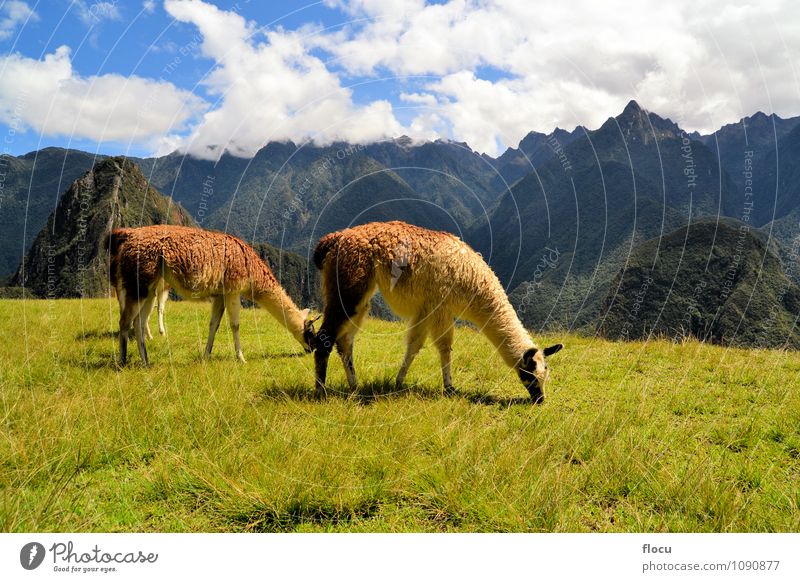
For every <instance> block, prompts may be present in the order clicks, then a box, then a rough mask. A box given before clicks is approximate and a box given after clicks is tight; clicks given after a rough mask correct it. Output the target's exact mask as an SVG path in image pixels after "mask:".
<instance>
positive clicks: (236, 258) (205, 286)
mask: <svg viewBox="0 0 800 582" xmlns="http://www.w3.org/2000/svg"><path fill="white" fill-rule="evenodd" d="M106 247H107V248H108V249H109V252H110V253H111V256H112V257H113V256H115V255H116V262H115V266H116V273H113V274H112V275H111V277H112V280H119V281H121V288H122V299H121V301H120V307H121V311H120V318H119V350H120V362H121V363H122V364H125V362H126V361H127V351H128V333H129V328H130V326H131V322H134V321H136V322H138V323H139V324H138V325H135V326H134V331H135V333H136V342H137V344H138V347H139V355H140V356H141V358H142V361H143V362H144V363H145V364H148V359H147V349H146V347H145V342H144V329H143V328H144V325H143V323H142V322H143V320H142V318H141V317H139V314H140V313H144V314H147V313H150V311H151V310H152V304H153V301H154V300H155V296H156V292H157V290H158V289H159V288H160V287H159V286H160V285H168V286H170V287H172V288H173V289H174V290H175V292H176V293H177V294H178V295H180V296H181V297H183V298H184V299H189V300H202V299H206V298H212V299H213V306H212V308H211V322H210V324H209V334H208V342H207V343H206V349H205V354H204V355H205V357H206V358H207V357H209V356H210V355H211V349H212V348H213V346H214V336H215V335H216V333H217V329H218V328H219V324H220V320H221V319H222V315H223V313H224V312H225V310H226V309H227V310H228V321H229V323H230V326H231V331H232V333H233V343H234V347H235V349H236V357H237V358H238V359H239V361H240V362H244V361H245V359H244V354H243V353H242V348H241V344H240V342H239V311H240V309H241V296H242V295H244V296H245V297H246V298H247V299H250V300H252V301H254V302H256V303H258V304H259V305H261V306H262V307H264V308H266V309H267V311H269V312H270V313H271V314H272V315H273V317H275V318H276V319H277V320H278V321H279V322H280V323H282V324H283V325H284V327H286V329H288V330H289V332H290V333H291V334H292V335H293V336H294V337H295V339H296V340H297V341H298V342H300V344H301V345H302V346H303V348H304V349H305V350H306V352H310V351H311V350H312V346H313V343H314V329H313V325H312V322H311V321H310V320H309V319H308V312H309V310H308V309H304V310H302V311H301V310H300V309H298V308H297V306H296V305H295V304H294V302H293V301H292V299H291V298H290V297H289V296H288V295H287V294H286V291H284V289H283V288H282V287H281V285H280V283H278V280H277V279H276V278H275V276H274V275H273V274H272V271H271V270H270V268H269V267H268V266H267V264H266V263H264V261H262V260H261V258H260V257H259V256H258V255H257V254H256V252H255V251H254V250H253V249H252V248H251V247H250V246H249V245H248V244H246V243H245V242H244V241H242V240H240V239H238V238H236V237H234V236H231V235H229V234H224V233H221V232H212V231H207V230H202V229H198V228H189V227H185V226H166V225H160V226H144V227H141V228H135V229H124V230H123V231H122V232H120V231H119V230H115V231H113V232H112V233H111V234H110V235H109V238H108V240H107V242H106ZM114 278H116V279H114ZM137 318H138V319H137Z"/></svg>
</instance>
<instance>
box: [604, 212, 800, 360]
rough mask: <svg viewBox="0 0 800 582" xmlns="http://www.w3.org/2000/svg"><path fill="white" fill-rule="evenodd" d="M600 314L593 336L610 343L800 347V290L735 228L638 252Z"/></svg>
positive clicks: (688, 232) (746, 230)
mask: <svg viewBox="0 0 800 582" xmlns="http://www.w3.org/2000/svg"><path fill="white" fill-rule="evenodd" d="M603 311H604V313H603V315H602V316H601V319H600V323H599V325H598V331H599V332H600V333H601V334H602V335H604V336H606V337H609V338H614V339H631V340H634V339H645V338H648V337H663V336H666V337H670V338H674V339H681V338H684V337H695V338H699V339H701V340H706V341H711V342H714V343H719V344H723V345H738V346H749V347H791V348H795V349H796V348H798V347H800V328H798V323H800V322H799V321H798V316H799V315H800V288H799V287H798V286H797V285H795V284H794V283H793V282H792V281H791V280H790V279H789V278H788V277H787V276H786V274H785V273H784V272H783V270H782V268H781V264H780V261H779V259H778V258H777V257H776V256H775V255H774V254H773V253H772V252H771V251H770V250H769V249H768V247H767V245H766V244H765V243H764V241H763V240H762V239H761V238H760V237H759V236H757V234H756V231H753V230H752V229H751V228H750V227H748V226H747V225H745V224H744V223H740V222H736V221H730V220H728V221H724V222H719V223H718V222H716V221H703V222H697V223H693V224H691V225H689V226H685V227H682V228H679V229H678V230H675V231H673V232H671V233H670V234H668V235H665V236H663V237H660V238H657V239H653V240H650V241H647V242H646V243H643V244H641V245H639V246H638V247H636V248H635V249H634V251H633V252H632V253H631V256H630V258H629V261H628V265H627V267H626V268H625V269H624V270H623V271H621V272H620V273H619V274H618V275H617V277H616V279H615V280H614V281H613V282H612V285H611V290H610V292H609V294H608V296H607V297H606V300H605V304H604V309H603Z"/></svg>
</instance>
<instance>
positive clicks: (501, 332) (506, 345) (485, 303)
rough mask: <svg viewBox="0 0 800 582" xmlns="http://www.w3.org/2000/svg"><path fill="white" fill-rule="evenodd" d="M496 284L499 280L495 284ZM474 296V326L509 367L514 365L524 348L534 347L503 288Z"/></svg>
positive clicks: (470, 312)
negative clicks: (481, 295) (482, 295)
mask: <svg viewBox="0 0 800 582" xmlns="http://www.w3.org/2000/svg"><path fill="white" fill-rule="evenodd" d="M498 287H499V284H498ZM487 295H488V296H486V297H475V298H474V299H473V301H472V303H471V305H470V309H469V314H470V315H471V317H470V319H471V320H472V323H474V324H475V325H477V326H478V328H479V329H480V330H481V332H483V334H484V335H485V336H486V337H487V338H488V340H489V341H490V342H492V345H494V347H495V348H496V349H497V351H498V352H499V354H500V356H501V357H502V358H503V361H504V362H505V363H506V365H508V366H509V367H511V368H513V367H515V366H516V365H517V363H518V362H519V360H520V358H521V357H522V354H524V353H525V351H526V350H529V349H530V348H532V347H535V344H534V343H533V340H532V339H531V337H530V335H529V334H528V332H527V330H526V329H525V327H524V326H523V325H522V322H521V321H520V320H519V318H518V317H517V313H516V312H515V311H514V308H513V307H512V306H511V303H510V302H509V301H508V298H507V297H506V294H505V292H504V291H502V288H501V291H500V293H497V292H494V293H489V294H487Z"/></svg>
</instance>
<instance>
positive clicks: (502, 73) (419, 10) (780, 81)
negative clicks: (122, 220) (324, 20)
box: [0, 0, 800, 158]
mask: <svg viewBox="0 0 800 582" xmlns="http://www.w3.org/2000/svg"><path fill="white" fill-rule="evenodd" d="M323 4H324V5H325V6H327V8H328V9H329V10H337V11H339V12H340V13H343V14H344V15H345V16H347V17H349V18H350V21H349V23H346V24H344V25H343V26H340V27H334V28H323V27H322V25H315V24H313V23H309V24H306V25H304V26H301V27H299V28H297V29H294V30H288V29H284V28H281V27H275V26H273V27H270V28H260V27H259V26H258V24H257V23H255V22H251V21H248V20H246V19H245V18H244V17H243V16H242V15H240V14H238V13H237V11H236V10H229V11H226V10H222V9H220V8H218V7H216V6H214V5H212V4H211V3H209V2H203V1H201V0H165V2H164V8H165V10H166V11H167V13H168V14H169V15H171V16H172V17H173V18H175V19H176V20H177V21H180V22H182V23H185V24H187V25H190V26H192V27H194V28H195V29H196V31H197V35H198V37H199V38H201V39H202V43H201V44H200V50H201V51H202V56H203V57H204V58H205V59H208V60H210V62H211V66H210V70H209V71H208V74H206V75H204V76H202V78H198V81H199V82H200V83H201V85H200V89H199V90H200V91H204V92H205V96H206V97H208V99H209V101H210V103H209V104H208V106H207V107H204V103H203V102H201V101H200V100H199V99H198V98H197V97H193V96H192V95H190V94H189V93H187V92H185V91H179V90H178V89H176V88H175V87H174V86H172V85H170V84H168V83H163V82H158V81H152V80H151V81H148V80H145V79H141V78H136V77H134V78H131V79H130V80H129V81H128V83H129V84H130V85H131V87H133V88H134V89H136V91H140V92H141V93H144V91H143V89H142V88H143V87H154V88H157V91H156V93H158V92H162V93H163V94H164V95H165V99H164V103H163V107H162V104H161V103H160V100H159V103H157V104H156V105H154V107H153V111H152V112H151V113H150V114H149V117H148V121H147V123H144V126H145V127H146V128H147V129H146V130H141V129H139V126H138V125H136V124H131V123H127V124H122V125H121V126H119V125H116V126H115V127H114V128H113V129H104V128H103V126H102V124H101V128H100V130H99V131H100V132H101V133H102V134H103V135H107V133H108V132H109V131H113V132H115V134H119V135H122V134H123V133H124V128H128V129H129V130H130V129H131V128H135V130H136V131H135V133H134V134H133V135H135V136H141V135H145V134H146V135H147V136H154V135H155V133H157V128H158V127H164V128H165V129H164V132H165V135H164V136H162V139H161V141H160V146H159V147H160V150H159V151H166V150H167V149H168V148H174V147H179V148H180V149H182V150H185V151H188V152H190V153H192V154H194V155H197V156H201V157H207V158H216V157H218V156H219V155H220V154H221V153H222V152H223V151H225V150H227V151H230V152H231V153H234V154H236V155H241V156H250V155H253V154H254V153H255V152H256V151H257V150H258V149H259V148H260V147H261V146H263V145H264V144H265V143H266V142H268V141H270V140H286V139H291V140H294V141H304V140H306V139H313V140H315V141H317V142H319V143H329V142H331V141H334V140H339V139H341V140H348V141H353V142H368V141H373V140H378V139H382V138H389V137H396V136H398V135H400V134H407V135H411V136H412V137H414V138H415V139H422V138H426V139H430V138H435V137H450V138H453V139H456V140H458V141H466V142H467V143H468V144H470V145H471V146H472V147H473V148H475V149H477V150H478V151H482V152H486V153H489V154H498V153H500V152H501V151H502V150H503V149H505V148H506V147H508V146H516V144H517V143H518V142H519V140H520V139H522V137H524V136H525V134H526V133H527V132H529V131H531V130H538V131H544V132H547V131H550V130H552V129H554V128H555V127H556V126H560V127H564V128H568V129H571V128H572V127H574V126H576V125H585V126H588V127H590V128H593V127H597V126H599V125H600V124H601V123H602V122H603V121H605V119H606V118H608V117H609V116H612V115H616V114H618V113H619V112H620V111H621V110H622V108H623V107H624V106H625V104H626V103H627V101H628V100H630V99H631V98H634V99H637V100H638V101H639V102H640V103H641V104H642V105H643V106H644V107H646V108H648V109H650V110H652V111H654V112H656V113H658V114H660V115H663V116H666V117H670V118H672V119H673V121H675V122H677V123H679V124H680V125H681V126H682V127H684V128H685V129H687V130H699V131H701V132H704V133H707V132H711V131H713V130H715V129H717V128H718V127H720V126H721V125H723V124H725V123H731V122H734V121H737V120H738V119H740V118H741V117H743V116H745V115H749V114H752V113H754V112H755V111H758V110H762V111H765V112H775V113H778V114H779V115H783V116H791V115H797V114H800V99H799V98H798V97H800V78H799V77H798V71H797V69H796V68H795V67H796V65H795V63H796V62H797V60H798V55H800V35H798V34H796V30H797V28H798V26H800V11H798V10H795V9H794V7H793V6H792V4H791V2H790V1H789V0H763V1H761V2H759V3H757V4H752V5H748V4H739V5H730V3H729V2H727V0H709V1H708V2H704V3H697V2H694V0H675V1H674V2H669V3H663V2H656V1H655V0H650V1H647V2H644V1H643V2H636V3H630V2H628V1H627V0H609V1H608V2H602V3H598V2H596V1H594V0H575V2H569V3H568V2H564V1H563V0H540V1H537V2H535V3H534V2H525V1H523V0H443V1H440V2H437V3H435V4H433V3H430V4H429V3H426V2H425V1H424V0H323ZM10 5H13V6H18V5H19V6H27V5H26V4H25V3H24V2H17V1H12V2H6V3H5V5H4V7H6V8H5V9H6V10H7V14H8V15H9V16H8V18H12V16H11V12H8V10H10V9H9V8H8V7H9V6H10ZM78 6H79V8H80V7H82V8H81V13H82V14H83V13H84V12H86V18H87V19H88V20H86V22H87V23H88V22H89V20H91V19H93V20H107V19H116V18H119V11H118V10H117V9H116V7H117V3H115V2H95V3H94V4H91V5H89V4H87V3H86V1H85V0H81V1H80V2H78ZM142 6H143V8H144V10H146V11H150V10H152V9H153V8H154V6H155V5H154V0H144V2H143V4H142ZM21 10H22V9H21V8H20V12H17V13H15V14H21V13H22V12H21ZM14 18H17V20H15V21H14V22H18V18H19V16H15V17H14ZM2 26H3V25H0V35H2V31H3V30H5V29H4V28H3V27H2ZM9 26H10V27H11V29H13V28H14V27H15V26H16V24H11V25H9ZM170 42H171V41H169V40H167V41H165V45H164V46H165V47H169V46H170ZM60 50H61V49H60ZM21 58H22V57H14V56H12V57H7V59H11V61H10V62H16V61H14V59H17V60H19V59H21ZM32 63H33V64H32V67H33V68H32V74H31V77H32V78H37V75H38V72H39V71H41V70H44V69H45V68H48V67H49V68H52V69H58V71H59V74H60V75H61V76H57V77H52V78H51V77H48V76H46V75H45V76H44V77H43V78H42V79H41V80H40V81H37V82H39V83H40V84H42V85H47V82H48V79H49V83H50V85H47V88H48V90H51V89H53V87H56V86H55V85H53V83H56V82H57V91H56V94H57V95H59V94H61V95H64V94H67V93H68V92H71V93H69V94H70V95H71V97H72V98H74V99H84V100H86V104H85V105H83V106H82V105H80V104H75V103H72V104H70V103H67V102H66V100H65V101H64V102H63V103H62V102H57V103H56V105H58V107H56V106H54V107H53V108H52V111H53V112H59V111H61V110H62V109H63V110H65V111H67V112H70V113H73V112H75V111H74V110H76V109H77V110H79V112H80V116H79V118H78V120H77V121H76V122H75V125H76V127H77V128H79V130H80V131H81V132H83V135H89V134H90V133H93V132H92V131H91V129H90V128H89V127H88V125H87V121H88V119H89V118H90V117H91V116H92V115H96V116H97V117H98V118H103V119H105V117H104V115H105V116H106V117H107V114H108V109H109V105H108V104H107V102H106V101H104V100H103V98H101V97H98V96H97V92H98V90H99V89H100V88H102V89H104V90H105V91H109V92H113V91H114V90H115V88H117V87H119V86H120V84H121V83H123V81H124V80H122V79H120V78H117V77H115V76H113V75H104V76H102V77H92V78H88V79H87V78H81V77H80V76H77V75H75V73H74V72H73V71H72V70H71V68H69V59H68V58H67V57H66V55H65V54H63V53H61V52H57V53H55V54H53V55H49V56H48V57H46V58H45V59H44V61H32ZM56 65H58V66H56ZM67 69H68V70H67ZM65 71H66V72H65ZM24 77H25V75H22V77H21V78H23V82H22V86H25V85H26V84H31V83H33V81H32V80H27V79H24ZM52 79H56V81H53V80H52ZM370 83H375V84H376V86H377V84H382V85H381V87H382V89H383V88H386V87H389V88H390V91H388V92H385V93H384V95H387V97H383V98H376V97H375V95H376V94H378V95H380V94H381V89H379V90H375V91H371V90H367V89H365V90H361V89H356V88H355V87H356V86H360V85H364V84H367V85H368V84H370ZM137 88H138V89H137ZM128 90H129V91H130V87H129V88H128ZM0 91H1V92H2V94H3V95H6V96H7V95H8V94H10V93H13V91H14V89H12V88H8V87H3V88H2V89H0ZM160 94H161V93H159V95H160ZM395 96H396V97H395ZM45 97H48V98H49V96H48V95H47V94H46V93H45V94H44V96H43V97H40V99H44V98H45ZM120 98H121V99H123V100H124V99H127V93H126V96H120ZM389 98H393V99H396V101H395V102H394V103H390V102H389V101H388V99H389ZM57 99H58V97H53V100H57ZM140 99H142V95H141V94H139V93H134V98H131V99H130V101H131V103H132V104H134V105H135V101H136V100H140ZM176 99H178V100H180V99H184V100H185V106H184V107H180V106H179V103H177V101H176ZM112 102H113V100H112ZM48 104H50V101H48ZM133 109H134V110H136V109H137V107H136V106H134V107H133ZM138 109H141V107H138ZM162 109H163V111H164V112H166V113H165V114H166V117H169V115H172V116H174V119H173V120H172V121H171V122H170V121H169V120H168V119H166V118H165V117H161V116H160V113H158V112H161V111H162ZM89 112H96V114H95V113H89ZM397 116H400V117H401V118H402V120H403V122H402V123H401V122H400V121H399V120H398V117H397ZM56 117H59V119H55V118H56ZM133 117H135V116H133ZM123 118H124V119H130V118H131V115H130V114H128V115H123ZM70 121H71V117H70V116H69V115H63V114H60V115H59V114H57V113H53V114H52V115H50V116H48V118H47V121H46V122H43V123H41V124H39V125H41V127H43V128H45V129H50V128H54V127H55V128H58V130H59V131H60V132H62V133H63V132H64V129H63V128H62V127H61V126H62V125H68V124H69V123H70ZM33 123H34V122H33V119H31V124H32V125H33ZM37 127H38V126H37ZM179 127H184V128H185V129H184V130H182V131H179V130H178V129H177V128H179ZM94 133H97V132H96V131H95V132H94ZM131 139H132V138H131ZM148 139H150V138H148Z"/></svg>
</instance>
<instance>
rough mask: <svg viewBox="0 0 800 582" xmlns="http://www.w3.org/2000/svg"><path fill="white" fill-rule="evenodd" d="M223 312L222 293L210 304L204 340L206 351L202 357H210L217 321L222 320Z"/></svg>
mask: <svg viewBox="0 0 800 582" xmlns="http://www.w3.org/2000/svg"><path fill="white" fill-rule="evenodd" d="M223 313H225V298H224V297H223V296H222V295H217V296H215V297H214V303H213V304H212V306H211V321H210V322H209V324H208V341H207V342H206V351H205V353H204V354H203V358H205V359H208V358H210V357H211V349H212V348H213V347H214V336H215V335H216V334H217V330H218V329H219V322H220V321H222V314H223Z"/></svg>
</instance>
